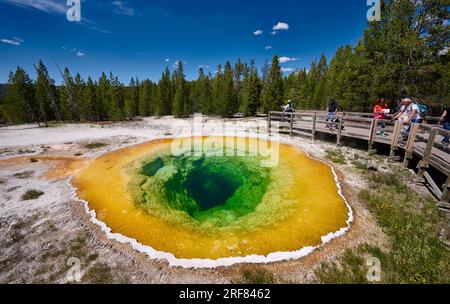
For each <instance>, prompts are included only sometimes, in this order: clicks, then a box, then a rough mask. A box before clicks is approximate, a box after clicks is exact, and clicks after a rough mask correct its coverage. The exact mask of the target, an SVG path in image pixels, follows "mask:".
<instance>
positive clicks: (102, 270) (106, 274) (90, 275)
mask: <svg viewBox="0 0 450 304" xmlns="http://www.w3.org/2000/svg"><path fill="white" fill-rule="evenodd" d="M83 281H84V282H87V283H90V284H114V277H113V275H112V271H111V267H109V266H108V265H107V264H106V263H100V262H97V263H95V264H94V265H93V266H92V267H91V268H89V270H88V271H87V272H86V274H85V275H84V276H83Z"/></svg>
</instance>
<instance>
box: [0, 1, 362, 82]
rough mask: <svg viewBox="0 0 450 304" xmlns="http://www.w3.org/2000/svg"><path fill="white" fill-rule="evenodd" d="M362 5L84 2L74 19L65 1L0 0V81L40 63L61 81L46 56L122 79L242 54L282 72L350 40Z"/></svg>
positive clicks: (190, 72)
mask: <svg viewBox="0 0 450 304" xmlns="http://www.w3.org/2000/svg"><path fill="white" fill-rule="evenodd" d="M368 8H369V7H368V6H366V0H345V1H344V0H339V1H338V0H313V1H311V0H289V1H288V0H278V1H273V0H272V1H268V0H259V1H256V0H247V1H245V0H241V1H238V0H227V1H214V0H208V1H206V0H189V1H187V0H183V1H181V0H146V1H145V0H136V1H131V0H126V1H115V0H95V1H94V0H83V1H82V2H81V17H82V21H81V22H79V23H77V22H69V21H68V20H67V18H66V0H0V83H4V82H6V81H7V77H8V73H9V71H10V70H14V69H15V67H16V66H18V65H20V66H22V67H24V68H25V69H26V70H27V71H28V72H29V73H30V75H31V76H32V77H33V78H34V77H35V72H34V68H33V65H32V64H33V63H36V62H38V60H39V59H42V60H43V61H44V63H46V65H47V67H48V69H49V72H50V73H51V76H52V77H53V78H54V79H56V80H57V82H58V83H59V82H60V81H61V77H60V76H59V74H58V72H57V69H56V67H55V65H54V63H53V61H52V58H54V59H55V60H56V61H57V62H58V63H59V64H60V65H61V66H67V67H68V68H69V69H70V70H71V72H72V74H75V73H76V72H80V74H81V75H82V76H83V77H87V76H88V75H90V76H92V77H93V78H95V79H96V78H98V76H99V75H100V74H101V72H102V71H105V72H109V71H110V70H112V71H113V72H114V74H115V75H117V76H119V78H120V80H121V81H122V82H124V83H128V82H129V79H130V78H131V77H132V76H137V77H139V78H140V79H146V78H149V79H152V80H157V79H159V78H160V75H161V71H162V70H163V69H164V68H165V67H166V66H169V67H170V68H171V69H173V65H174V63H175V62H176V61H177V60H182V61H183V62H185V73H186V76H187V78H188V79H193V78H196V76H197V70H198V67H199V66H204V67H205V70H206V72H211V73H214V71H215V70H216V69H217V64H219V63H224V62H226V61H227V60H230V61H232V62H235V61H236V60H237V58H241V60H243V61H248V62H249V61H250V60H251V59H255V60H256V63H257V65H258V67H261V66H262V65H263V63H264V62H265V60H266V59H269V60H270V59H271V58H272V56H273V55H274V54H278V55H279V56H281V57H285V58H284V60H283V63H282V67H283V68H284V69H286V73H288V71H289V70H290V69H294V68H302V67H308V66H309V65H310V62H311V61H312V60H313V59H314V58H318V57H320V55H321V54H322V53H325V55H326V56H327V57H328V58H330V57H331V56H332V55H333V54H334V52H335V51H336V49H337V48H338V47H339V46H341V45H346V44H352V45H354V44H356V42H357V41H358V40H359V39H360V37H361V36H362V33H363V30H364V28H365V27H366V12H367V10H368ZM274 28H275V29H277V30H275V31H274Z"/></svg>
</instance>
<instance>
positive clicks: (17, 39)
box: [13, 37, 25, 43]
mask: <svg viewBox="0 0 450 304" xmlns="http://www.w3.org/2000/svg"><path fill="white" fill-rule="evenodd" d="M13 39H14V40H16V41H19V42H20V43H24V42H25V41H23V40H22V39H20V38H19V37H13Z"/></svg>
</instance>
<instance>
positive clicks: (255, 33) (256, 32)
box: [253, 30, 264, 36]
mask: <svg viewBox="0 0 450 304" xmlns="http://www.w3.org/2000/svg"><path fill="white" fill-rule="evenodd" d="M263 33H264V32H263V31H261V30H257V31H255V32H253V35H255V36H259V35H262V34H263Z"/></svg>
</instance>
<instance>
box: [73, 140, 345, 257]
mask: <svg viewBox="0 0 450 304" xmlns="http://www.w3.org/2000/svg"><path fill="white" fill-rule="evenodd" d="M227 139H228V140H230V139H232V140H236V141H237V142H241V143H242V142H245V143H246V144H247V146H248V148H249V149H255V150H257V147H258V145H259V144H261V141H262V140H259V141H258V140H257V139H243V138H227ZM172 143H173V140H172V139H162V140H155V141H151V142H148V143H145V144H141V145H138V146H134V147H130V148H125V149H122V150H118V151H115V152H111V153H108V154H105V155H103V156H101V157H99V158H97V159H95V160H92V161H91V162H90V164H89V166H87V167H86V168H84V169H82V170H81V171H80V172H79V173H78V174H76V175H75V176H74V177H73V179H72V183H73V185H74V186H75V187H76V188H77V194H78V196H79V197H80V198H81V199H83V200H85V201H87V203H88V206H89V209H91V210H94V211H95V212H96V214H97V218H98V220H100V221H102V222H104V223H105V224H106V225H107V226H108V227H109V228H111V229H112V233H115V234H120V235H123V236H126V237H128V238H131V239H135V240H137V241H138V242H139V243H141V244H143V245H145V246H148V247H151V248H153V249H154V250H156V251H158V252H163V253H170V254H173V255H174V256H175V257H176V258H177V259H210V260H217V259H222V258H234V257H246V256H254V255H256V256H268V255H269V254H273V253H289V252H296V251H299V250H301V249H302V248H305V247H316V246H319V245H321V244H322V243H323V237H324V236H329V235H330V234H333V233H336V232H338V231H342V229H345V228H346V227H347V226H348V221H349V207H348V206H347V204H346V202H345V200H344V198H343V197H342V196H341V195H340V194H339V188H338V185H337V184H336V177H335V175H334V173H333V171H332V169H331V167H330V166H328V165H327V164H325V163H324V162H321V161H319V160H315V159H312V158H310V157H308V156H307V155H306V154H305V153H304V152H303V151H301V150H299V149H298V148H296V147H293V146H290V145H284V144H280V145H279V162H278V164H277V165H276V166H272V167H270V168H263V167H262V166H260V165H259V164H260V162H259V161H260V160H261V159H260V158H258V157H249V156H246V157H230V156H225V157H221V156H217V155H215V156H202V155H198V154H196V155H194V154H190V153H185V154H183V155H181V156H180V155H178V156H173V153H172V151H173V150H172V149H171V148H172ZM267 144H268V143H267ZM205 149H206V148H205ZM219 154H220V153H219Z"/></svg>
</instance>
